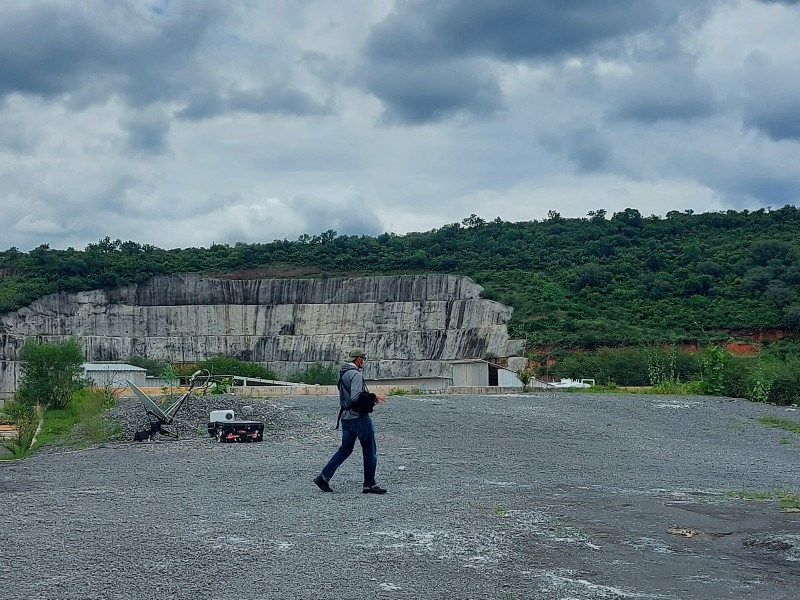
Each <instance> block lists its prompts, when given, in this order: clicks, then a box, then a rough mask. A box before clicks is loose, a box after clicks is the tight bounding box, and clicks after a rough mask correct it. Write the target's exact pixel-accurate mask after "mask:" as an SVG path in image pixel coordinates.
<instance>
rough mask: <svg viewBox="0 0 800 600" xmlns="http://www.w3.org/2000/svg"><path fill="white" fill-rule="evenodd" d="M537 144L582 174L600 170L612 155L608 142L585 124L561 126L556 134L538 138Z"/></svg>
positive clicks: (590, 126)
mask: <svg viewBox="0 0 800 600" xmlns="http://www.w3.org/2000/svg"><path fill="white" fill-rule="evenodd" d="M539 142H540V143H541V144H542V146H544V147H545V148H546V149H547V150H549V151H551V152H554V153H556V154H560V155H562V156H564V157H565V158H567V159H568V160H569V161H570V162H572V163H574V164H575V166H576V167H577V168H578V170H579V171H581V172H583V173H589V172H593V171H600V170H602V169H603V168H604V167H606V166H607V165H608V162H609V160H610V158H611V155H612V148H611V144H610V143H609V142H608V140H607V139H606V138H605V137H604V136H603V134H602V133H601V132H600V131H598V129H597V128H596V127H594V126H592V125H587V124H569V125H566V126H563V127H561V128H559V131H558V133H557V134H555V133H550V134H545V135H542V136H540V138H539Z"/></svg>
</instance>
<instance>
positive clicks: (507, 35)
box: [367, 0, 681, 61]
mask: <svg viewBox="0 0 800 600" xmlns="http://www.w3.org/2000/svg"><path fill="white" fill-rule="evenodd" d="M674 4H676V5H678V4H681V2H675V3H674ZM674 14H675V12H674V11H673V10H671V9H665V8H664V7H663V2H658V1H657V0H607V1H606V2H603V3H602V6H598V4H597V2H596V1H595V0H570V1H569V2H564V0H443V1H440V2H428V1H427V0H408V1H406V2H400V3H398V6H397V9H396V10H395V12H393V13H392V14H391V15H389V16H388V17H387V18H386V19H385V20H384V21H383V22H382V23H380V24H379V25H378V26H377V27H376V28H375V29H374V30H373V32H372V34H371V35H370V38H369V40H368V42H367V53H368V55H369V56H370V57H372V58H373V59H375V60H386V59H388V60H397V59H401V58H402V59H408V58H413V59H415V60H432V59H439V58H447V57H452V56H463V55H479V56H484V55H490V56H493V57H496V58H499V59H501V60H504V61H518V60H529V59H535V58H541V57H548V56H553V55H559V54H564V53H574V52H583V51H586V50H587V49H589V48H591V47H592V46H593V45H595V44H597V43H598V42H602V41H605V40H609V39H613V38H618V37H621V36H626V35H629V34H632V33H637V32H639V31H642V30H644V29H647V28H649V27H652V26H655V25H657V24H659V23H662V22H663V21H664V20H665V19H666V18H671V17H674Z"/></svg>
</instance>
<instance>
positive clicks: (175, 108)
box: [0, 0, 800, 251]
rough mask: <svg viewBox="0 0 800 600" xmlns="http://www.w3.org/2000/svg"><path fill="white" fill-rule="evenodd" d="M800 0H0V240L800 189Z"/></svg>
mask: <svg viewBox="0 0 800 600" xmlns="http://www.w3.org/2000/svg"><path fill="white" fill-rule="evenodd" d="M798 32H800V0H603V2H598V1H597V0H437V1H435V2H434V1H431V0H338V1H337V2H330V1H327V0H236V1H233V0H229V1H225V0H81V1H79V2H78V1H75V0H2V1H1V2H0V208H1V210H0V232H2V239H0V249H7V248H9V247H11V246H16V247H17V248H19V249H20V250H22V251H28V250H30V249H32V248H34V247H36V246H38V245H40V244H45V243H46V244H49V245H50V247H52V248H67V247H69V246H72V247H74V248H77V249H82V248H84V247H85V246H86V244H87V243H92V242H96V241H98V240H99V239H101V238H103V237H105V236H109V237H111V238H112V239H116V238H120V239H122V240H123V241H124V240H133V241H137V242H140V243H148V244H153V245H156V246H158V247H161V248H176V247H190V246H208V245H210V244H211V243H230V244H233V243H236V242H270V241H272V240H275V239H284V238H287V239H290V240H295V239H297V237H298V236H300V235H301V234H303V233H310V234H317V233H320V232H323V231H326V230H328V229H334V230H335V231H337V232H338V233H339V234H370V235H376V234H380V233H383V232H395V233H398V234H403V233H407V232H410V231H428V230H431V229H435V228H438V227H441V226H443V225H446V224H449V223H454V222H460V221H461V220H462V219H463V218H464V217H467V216H469V215H470V214H473V213H474V214H477V215H478V216H480V217H482V218H484V219H486V220H492V219H494V218H496V217H500V218H501V219H503V220H506V221H529V220H534V219H543V218H546V216H547V213H548V211H550V210H555V211H558V212H559V213H561V214H562V215H563V216H565V217H584V216H586V214H587V212H589V211H594V210H598V209H605V210H606V211H608V215H609V216H610V215H611V214H613V213H614V212H617V211H621V210H624V209H625V208H628V207H631V208H636V209H638V210H639V211H640V212H641V213H642V214H644V215H645V216H648V215H651V214H657V215H665V214H666V213H667V212H669V211H671V210H679V211H683V210H687V209H692V210H694V211H695V212H708V211H718V210H727V209H735V210H742V209H745V208H747V209H757V208H760V207H773V208H780V207H782V206H784V205H786V204H795V203H797V202H798V200H800V33H798Z"/></svg>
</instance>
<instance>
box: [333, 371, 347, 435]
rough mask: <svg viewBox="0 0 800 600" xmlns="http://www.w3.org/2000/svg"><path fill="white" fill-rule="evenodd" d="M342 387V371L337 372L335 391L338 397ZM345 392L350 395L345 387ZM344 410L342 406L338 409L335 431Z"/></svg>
mask: <svg viewBox="0 0 800 600" xmlns="http://www.w3.org/2000/svg"><path fill="white" fill-rule="evenodd" d="M343 385H344V380H343V379H342V371H339V378H338V379H337V380H336V389H337V390H339V395H340V397H341V393H342V386H343ZM345 391H346V392H347V393H348V394H349V393H350V389H349V387H345ZM345 410H348V409H346V408H344V407H343V406H340V407H339V416H337V417H336V429H339V422H340V421H341V420H342V415H343V414H344V411H345Z"/></svg>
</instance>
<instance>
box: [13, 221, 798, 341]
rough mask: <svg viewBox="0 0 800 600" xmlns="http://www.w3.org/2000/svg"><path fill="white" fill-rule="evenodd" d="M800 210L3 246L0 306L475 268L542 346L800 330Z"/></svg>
mask: <svg viewBox="0 0 800 600" xmlns="http://www.w3.org/2000/svg"><path fill="white" fill-rule="evenodd" d="M799 240H800V211H799V210H798V209H797V208H795V207H794V206H785V207H783V208H781V209H779V210H758V211H753V212H750V211H746V210H745V211H741V212H737V211H733V210H729V211H727V212H718V213H703V214H693V213H692V211H686V212H683V213H679V212H670V213H668V214H667V215H666V216H663V217H662V216H656V215H653V216H649V217H645V216H643V215H641V214H640V213H639V211H637V210H635V209H632V208H629V209H626V210H624V211H622V212H619V213H615V214H613V215H612V216H610V218H609V217H608V216H607V215H606V212H605V211H604V210H597V211H592V212H590V213H589V214H588V215H587V217H586V218H580V219H566V218H562V217H561V216H560V215H559V214H558V213H556V212H554V211H551V212H550V214H549V216H548V218H547V219H545V220H543V221H533V222H519V223H510V222H504V221H501V220H500V219H496V220H494V221H490V222H487V221H484V220H483V219H481V218H479V217H477V216H475V215H471V216H470V217H467V218H466V219H464V220H463V221H462V222H461V223H453V224H450V225H445V226H444V227H441V228H439V229H436V230H432V231H428V232H422V233H410V234H407V235H395V234H388V233H387V234H383V235H380V236H377V237H369V236H346V235H337V233H336V232H334V231H332V230H329V231H326V232H324V233H321V234H320V235H313V236H312V235H303V236H301V237H300V238H299V239H298V240H296V241H289V240H285V239H284V240H275V241H272V242H269V243H263V244H242V243H237V244H235V245H219V244H215V245H212V246H211V247H209V248H185V249H171V250H164V249H161V248H157V247H154V246H150V245H142V244H139V243H136V242H133V241H126V242H123V241H121V240H115V241H112V240H110V239H109V238H105V239H103V240H100V241H99V242H98V243H96V244H89V245H88V246H87V247H86V248H85V249H84V250H75V249H72V248H69V249H67V250H55V249H51V248H49V247H48V246H47V245H42V246H39V247H38V248H35V249H34V250H31V251H30V252H27V253H26V252H20V251H18V250H17V249H16V248H11V249H8V250H6V251H3V252H0V312H6V311H12V310H16V309H18V308H20V307H22V306H25V305H27V304H29V303H30V302H32V301H33V300H35V299H36V298H38V297H40V296H43V295H45V294H49V293H52V292H57V291H70V292H75V291H81V290H89V289H97V288H104V289H109V288H114V287H118V286H121V285H125V284H127V283H133V282H140V281H143V280H145V279H147V278H149V277H151V276H153V275H157V274H165V273H179V272H199V273H204V274H209V275H216V276H227V277H255V276H259V277H263V276H267V277H296V276H304V277H335V276H345V275H347V276H352V275H359V274H397V273H422V272H440V273H452V274H461V275H468V276H470V277H472V278H473V279H475V280H476V281H477V282H478V283H480V284H481V285H483V286H484V287H485V290H486V291H485V295H486V296H487V297H489V298H492V299H495V300H497V301H499V302H502V303H504V304H508V305H511V306H513V307H514V308H515V316H514V319H513V321H512V322H511V324H510V329H511V333H512V335H513V336H515V337H520V338H524V339H526V340H527V341H528V344H529V346H530V347H531V348H540V347H560V348H586V349H590V348H597V347H608V346H612V347H613V346H630V345H641V344H652V343H658V342H662V341H672V342H691V341H696V340H700V341H702V342H704V343H708V342H712V341H720V340H728V339H730V338H731V337H733V338H736V339H746V338H748V337H750V336H753V335H756V336H757V335H758V334H760V333H763V332H768V331H774V330H779V331H780V332H781V334H782V335H787V336H790V337H791V336H794V335H796V334H797V332H798V331H800V297H799V296H798V290H799V289H800V258H799V257H800V241H799Z"/></svg>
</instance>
